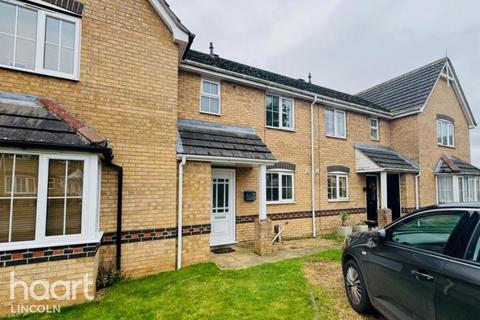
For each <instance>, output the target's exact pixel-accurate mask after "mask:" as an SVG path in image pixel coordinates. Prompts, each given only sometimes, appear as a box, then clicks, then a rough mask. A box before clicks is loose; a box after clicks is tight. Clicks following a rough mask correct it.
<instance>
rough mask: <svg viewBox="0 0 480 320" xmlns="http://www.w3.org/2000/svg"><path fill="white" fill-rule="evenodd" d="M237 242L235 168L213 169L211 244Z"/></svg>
mask: <svg viewBox="0 0 480 320" xmlns="http://www.w3.org/2000/svg"><path fill="white" fill-rule="evenodd" d="M234 242H235V170H234V169H212V231H211V234H210V245H212V246H218V245H222V244H230V243H234Z"/></svg>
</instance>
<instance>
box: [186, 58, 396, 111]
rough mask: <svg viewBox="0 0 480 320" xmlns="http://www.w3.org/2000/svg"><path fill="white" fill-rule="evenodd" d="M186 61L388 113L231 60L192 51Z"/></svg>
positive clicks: (340, 95)
mask: <svg viewBox="0 0 480 320" xmlns="http://www.w3.org/2000/svg"><path fill="white" fill-rule="evenodd" d="M185 60H187V61H188V60H190V61H194V62H197V63H201V64H205V65H208V66H212V67H215V68H219V69H223V70H226V71H230V72H235V73H238V74H242V75H247V76H251V77H254V78H257V79H260V80H264V81H269V82H273V83H276V84H279V85H284V86H288V87H291V88H295V89H299V90H304V91H308V92H311V93H316V94H318V95H322V96H326V97H329V98H333V99H338V100H342V101H345V102H349V103H354V104H356V105H358V106H360V107H366V108H370V109H376V110H379V111H383V112H385V111H388V110H385V109H383V108H382V107H380V106H378V105H376V104H375V103H372V102H369V101H367V100H365V99H363V98H361V97H357V96H353V95H350V94H347V93H343V92H339V91H335V90H332V89H328V88H324V87H321V86H317V85H314V84H311V83H308V82H306V81H303V80H299V79H293V78H290V77H286V76H283V75H280V74H277V73H273V72H269V71H265V70H262V69H258V68H254V67H251V66H248V65H245V64H241V63H238V62H234V61H231V60H227V59H223V58H220V57H218V56H216V55H215V56H213V57H212V56H210V55H209V54H206V53H202V52H198V51H195V50H190V51H189V52H188V53H187V54H186V55H185Z"/></svg>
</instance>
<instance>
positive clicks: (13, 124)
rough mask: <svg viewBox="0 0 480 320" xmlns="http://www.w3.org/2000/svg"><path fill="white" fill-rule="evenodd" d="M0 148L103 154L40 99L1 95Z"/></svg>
mask: <svg viewBox="0 0 480 320" xmlns="http://www.w3.org/2000/svg"><path fill="white" fill-rule="evenodd" d="M0 145H3V146H16V147H38V148H64V149H82V150H91V151H102V152H103V151H106V150H107V149H108V148H107V146H106V143H100V144H98V143H93V142H92V141H90V140H89V139H87V138H86V137H85V136H83V135H81V134H79V133H78V132H77V131H76V130H75V129H74V128H73V127H72V126H71V125H69V124H68V123H67V122H66V121H64V120H63V119H62V118H60V117H57V116H56V115H55V114H54V113H52V112H51V111H50V110H49V109H48V108H47V107H46V106H45V105H43V104H42V103H41V102H40V99H39V98H38V97H35V96H28V95H22V94H15V93H6V92H0Z"/></svg>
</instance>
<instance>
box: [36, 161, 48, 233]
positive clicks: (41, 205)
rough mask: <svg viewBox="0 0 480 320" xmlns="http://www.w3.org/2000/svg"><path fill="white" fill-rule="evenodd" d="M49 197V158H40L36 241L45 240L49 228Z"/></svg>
mask: <svg viewBox="0 0 480 320" xmlns="http://www.w3.org/2000/svg"><path fill="white" fill-rule="evenodd" d="M47 197H48V158H47V157H45V156H39V159H38V193H37V228H36V230H35V240H37V241H41V240H44V239H45V232H46V226H47Z"/></svg>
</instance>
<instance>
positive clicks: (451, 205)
mask: <svg viewBox="0 0 480 320" xmlns="http://www.w3.org/2000/svg"><path fill="white" fill-rule="evenodd" d="M449 208H452V209H480V202H462V203H446V204H436V205H433V206H428V207H423V208H421V209H419V210H417V211H416V212H421V211H426V210H432V209H449Z"/></svg>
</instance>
